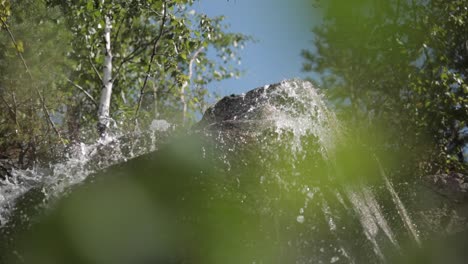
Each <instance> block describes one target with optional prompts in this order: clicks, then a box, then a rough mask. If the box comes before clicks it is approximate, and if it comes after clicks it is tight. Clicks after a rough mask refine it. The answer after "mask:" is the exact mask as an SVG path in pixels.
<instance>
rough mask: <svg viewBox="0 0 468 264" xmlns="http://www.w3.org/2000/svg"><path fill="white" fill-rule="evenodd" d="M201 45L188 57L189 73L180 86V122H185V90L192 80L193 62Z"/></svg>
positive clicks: (200, 50)
mask: <svg viewBox="0 0 468 264" xmlns="http://www.w3.org/2000/svg"><path fill="white" fill-rule="evenodd" d="M202 50H203V47H200V48H199V49H198V50H197V51H195V53H194V54H193V56H192V58H191V59H190V62H189V73H188V80H187V81H185V82H184V84H182V87H180V101H181V102H182V107H183V108H182V122H183V124H185V122H186V120H187V100H186V99H185V90H186V89H187V88H190V87H189V86H190V83H191V82H192V75H193V62H194V61H195V59H196V58H197V56H198V54H200V52H202Z"/></svg>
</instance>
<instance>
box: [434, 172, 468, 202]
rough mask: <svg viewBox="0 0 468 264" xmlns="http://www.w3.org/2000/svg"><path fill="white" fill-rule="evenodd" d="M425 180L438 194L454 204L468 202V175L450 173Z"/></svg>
mask: <svg viewBox="0 0 468 264" xmlns="http://www.w3.org/2000/svg"><path fill="white" fill-rule="evenodd" d="M425 180H426V183H427V184H428V185H429V186H430V187H431V188H432V189H433V190H434V191H435V192H437V193H438V194H440V195H442V196H445V197H446V198H448V199H450V200H453V201H454V202H468V175H465V174H462V173H458V172H450V173H442V174H435V175H430V176H427V177H426V179H425Z"/></svg>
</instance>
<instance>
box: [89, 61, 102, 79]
mask: <svg viewBox="0 0 468 264" xmlns="http://www.w3.org/2000/svg"><path fill="white" fill-rule="evenodd" d="M88 60H89V63H90V64H91V67H93V70H94V72H95V73H96V75H97V77H98V78H99V81H100V82H101V83H102V77H101V74H99V71H98V70H97V68H96V65H94V63H93V61H92V60H91V56H88Z"/></svg>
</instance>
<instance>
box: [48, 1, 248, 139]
mask: <svg viewBox="0 0 468 264" xmlns="http://www.w3.org/2000/svg"><path fill="white" fill-rule="evenodd" d="M49 4H50V5H52V6H54V5H59V6H61V8H62V9H63V10H64V13H65V14H66V17H67V20H68V25H69V27H70V29H71V31H72V32H73V34H74V38H75V40H74V42H73V44H72V45H73V48H72V50H73V51H72V53H71V54H70V57H71V58H72V59H74V60H76V61H77V64H76V67H75V69H74V71H73V73H72V74H71V75H70V76H68V78H69V79H70V81H71V82H72V85H74V86H75V87H81V88H82V90H83V93H86V94H88V95H89V96H88V95H87V96H83V99H84V100H86V103H85V105H87V107H85V109H84V111H86V114H85V116H86V118H87V120H88V121H92V120H94V119H96V118H92V117H90V113H92V112H93V110H92V109H93V105H94V104H95V103H93V101H96V100H95V99H94V98H98V97H99V98H100V99H99V102H98V107H97V109H95V110H94V111H95V112H94V113H97V124H98V125H97V126H98V132H99V135H100V136H101V137H105V135H106V134H107V130H108V128H109V126H110V125H111V124H112V123H116V122H117V123H119V124H120V125H121V126H130V125H131V124H135V120H139V121H140V122H138V124H139V125H141V124H142V123H145V122H147V121H145V120H149V119H150V118H154V113H155V112H156V111H157V112H158V113H160V114H163V115H167V114H168V113H171V114H170V116H172V117H169V118H174V120H180V119H179V118H178V117H177V116H180V117H182V118H181V119H186V116H187V113H188V112H193V111H196V110H198V111H202V110H203V109H202V108H203V107H204V105H205V103H204V102H205V100H206V95H207V91H206V84H207V83H209V82H211V81H214V80H221V79H225V78H232V77H235V76H238V75H239V74H240V73H241V72H240V70H239V69H238V68H237V67H236V65H238V61H239V60H240V57H239V55H238V51H239V50H240V49H241V48H242V47H243V45H244V44H245V42H247V41H249V40H250V37H248V36H244V35H242V34H236V33H228V32H226V30H227V27H226V26H225V25H223V18H222V17H217V18H209V17H207V16H206V15H204V14H198V13H196V12H195V11H194V10H192V9H190V8H191V5H192V4H193V1H192V0H165V1H163V0H153V1H150V0H146V1H144V0H132V1H106V0H103V1H94V2H90V1H83V0H67V1H49ZM209 50H212V52H211V53H212V54H215V56H217V57H218V58H221V59H216V57H209V56H208V51H209ZM229 65H231V66H229ZM189 76H190V77H189ZM192 77H193V78H192ZM194 79H195V80H194ZM189 83H191V85H190V86H189V85H188V84H189ZM148 87H153V88H151V89H148ZM188 88H192V89H188ZM154 91H157V92H154ZM155 101H159V103H155ZM156 105H158V106H159V108H160V109H157V110H156V109H153V108H154V107H155V106H156ZM162 106H164V107H162ZM80 111H83V110H80ZM174 113H176V114H174ZM177 113H178V114H177Z"/></svg>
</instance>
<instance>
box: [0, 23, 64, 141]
mask: <svg viewBox="0 0 468 264" xmlns="http://www.w3.org/2000/svg"><path fill="white" fill-rule="evenodd" d="M0 21H2V24H3V27H4V28H5V29H6V31H7V32H8V35H9V36H10V39H11V41H12V43H13V45H14V46H15V49H16V53H17V54H18V57H20V59H21V61H22V62H23V66H24V68H25V69H26V72H27V73H28V75H29V78H30V79H31V81H33V82H34V78H33V76H32V74H31V71H30V70H29V67H28V65H27V64H26V60H25V59H24V57H23V54H21V52H20V51H19V48H18V43H17V42H16V40H15V37H14V36H13V33H12V32H11V30H10V28H9V27H8V25H7V24H6V23H5V21H3V20H2V19H0ZM33 87H34V90H36V93H37V95H38V96H39V100H40V102H41V105H42V110H43V111H44V113H45V115H46V117H47V121H48V122H49V124H50V125H51V126H52V129H53V130H54V132H55V134H57V136H58V137H59V139H60V141H62V143H63V142H64V141H63V138H62V136H61V135H60V132H59V131H58V129H57V127H56V126H55V124H54V122H53V121H52V118H51V116H50V113H49V109H47V106H46V103H45V100H44V96H42V93H41V91H40V90H39V88H37V86H36V85H33Z"/></svg>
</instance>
